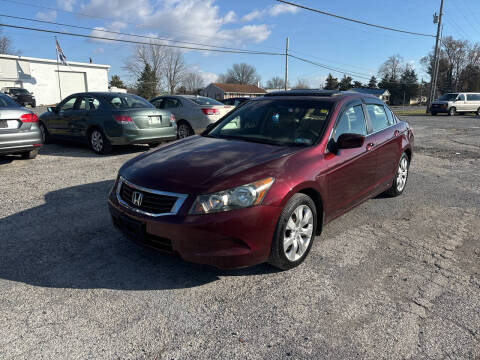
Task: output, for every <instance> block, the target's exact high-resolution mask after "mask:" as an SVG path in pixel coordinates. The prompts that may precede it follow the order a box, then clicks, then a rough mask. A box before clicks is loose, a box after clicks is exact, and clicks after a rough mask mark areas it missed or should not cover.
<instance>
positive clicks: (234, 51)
mask: <svg viewBox="0 0 480 360" xmlns="http://www.w3.org/2000/svg"><path fill="white" fill-rule="evenodd" d="M0 26H5V27H9V28H14V29H22V30H30V31H38V32H46V33H50V34H59V35H68V36H76V37H84V38H88V39H95V40H106V41H116V42H124V43H130V44H141V45H154V46H161V47H170V48H177V49H185V50H198V51H210V52H219V53H231V54H250V55H282V56H284V55H285V54H283V53H275V52H268V51H250V50H248V51H246V50H223V49H209V48H199V47H191V46H180V45H168V44H152V43H150V42H144V41H135V40H128V39H115V38H107V37H102V36H94V35H85V34H77V33H71V32H66V31H57V30H47V29H40V28H34V27H28V26H20V25H11V24H2V23H0Z"/></svg>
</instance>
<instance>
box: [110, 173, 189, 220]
mask: <svg viewBox="0 0 480 360" xmlns="http://www.w3.org/2000/svg"><path fill="white" fill-rule="evenodd" d="M123 184H126V185H128V186H130V187H132V188H134V189H137V190H140V191H143V192H146V193H151V194H155V195H165V196H171V197H176V198H177V201H176V202H175V204H173V207H172V210H171V211H170V212H168V213H150V212H147V211H143V210H140V209H137V208H135V207H133V206H131V205H129V204H128V203H126V202H125V201H123V199H122V197H121V196H120V191H121V189H122V185H123ZM116 195H117V200H118V202H119V203H120V204H121V205H122V206H124V207H126V208H127V209H130V210H132V211H135V212H137V213H139V214H143V215H147V216H152V217H159V216H167V215H176V214H177V213H178V211H179V210H180V208H181V207H182V205H183V203H184V202H185V200H186V199H187V197H188V195H187V194H178V193H172V192H167V191H159V190H153V189H149V188H146V187H143V186H139V185H135V184H133V183H131V182H130V181H128V180H126V179H125V178H123V177H122V176H120V177H119V179H118V184H117V190H116Z"/></svg>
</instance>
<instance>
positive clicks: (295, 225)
mask: <svg viewBox="0 0 480 360" xmlns="http://www.w3.org/2000/svg"><path fill="white" fill-rule="evenodd" d="M316 230H317V210H316V207H315V203H314V202H313V200H312V199H311V198H310V197H308V196H307V195H305V194H295V195H293V196H292V198H291V199H290V200H289V201H288V202H287V204H286V205H285V207H284V208H283V210H282V213H281V214H280V217H279V219H278V222H277V227H276V229H275V234H274V236H273V239H272V245H271V249H270V258H269V263H270V264H271V265H273V266H275V267H277V268H279V269H282V270H288V269H291V268H294V267H296V266H298V265H300V264H301V263H302V262H303V260H305V258H306V257H307V255H308V253H309V252H310V249H311V247H312V243H313V239H314V237H315V234H316Z"/></svg>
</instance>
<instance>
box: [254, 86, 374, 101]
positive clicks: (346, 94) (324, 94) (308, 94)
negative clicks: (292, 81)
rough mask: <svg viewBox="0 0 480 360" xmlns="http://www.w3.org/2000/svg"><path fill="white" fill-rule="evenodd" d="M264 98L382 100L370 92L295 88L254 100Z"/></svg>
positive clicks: (271, 93)
mask: <svg viewBox="0 0 480 360" xmlns="http://www.w3.org/2000/svg"><path fill="white" fill-rule="evenodd" d="M262 98H277V99H285V98H289V100H293V99H298V98H306V99H310V100H313V99H315V100H320V99H321V100H322V101H327V102H335V103H337V102H340V101H342V100H346V99H366V98H368V99H372V100H378V101H379V102H381V100H380V99H379V98H377V97H376V96H373V95H369V94H362V93H357V92H353V91H339V90H322V89H295V90H286V91H274V92H270V93H268V94H265V95H264V96H262V97H259V98H255V99H252V100H257V99H262Z"/></svg>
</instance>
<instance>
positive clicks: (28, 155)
mask: <svg viewBox="0 0 480 360" xmlns="http://www.w3.org/2000/svg"><path fill="white" fill-rule="evenodd" d="M37 155H38V149H33V150H30V151H27V152H23V153H22V159H35V158H36V157H37Z"/></svg>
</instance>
